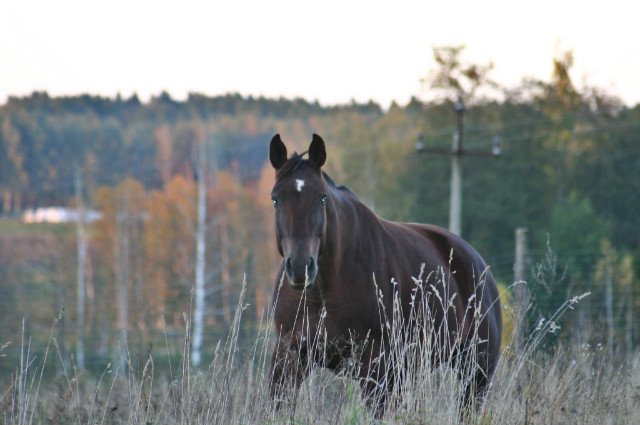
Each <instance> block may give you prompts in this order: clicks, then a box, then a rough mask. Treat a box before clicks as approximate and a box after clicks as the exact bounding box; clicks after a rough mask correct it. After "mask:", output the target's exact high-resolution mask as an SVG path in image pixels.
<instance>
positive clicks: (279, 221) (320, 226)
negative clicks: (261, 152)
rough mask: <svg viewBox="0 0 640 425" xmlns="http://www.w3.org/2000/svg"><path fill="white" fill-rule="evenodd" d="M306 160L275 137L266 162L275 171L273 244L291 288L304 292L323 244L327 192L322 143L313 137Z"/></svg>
mask: <svg viewBox="0 0 640 425" xmlns="http://www.w3.org/2000/svg"><path fill="white" fill-rule="evenodd" d="M308 153H309V159H302V155H296V154H294V155H293V156H292V157H291V158H287V148H286V147H285V145H284V143H282V140H281V139H280V135H279V134H276V135H275V136H273V139H271V145H270V146H269V160H270V161H271V165H273V168H275V169H276V183H275V185H274V186H273V191H272V192H271V198H272V200H273V205H274V207H275V212H276V214H275V217H276V241H277V244H278V250H279V251H280V255H282V257H283V258H284V264H285V272H286V273H287V277H288V280H289V284H290V285H291V287H293V288H295V289H304V288H306V287H310V286H312V285H313V284H314V283H315V280H316V276H317V274H318V256H319V255H320V254H321V253H322V250H323V248H324V244H325V235H326V226H327V224H326V223H327V211H326V206H327V195H328V189H327V186H326V184H325V182H324V179H323V178H322V172H321V170H320V169H321V167H322V165H323V164H324V162H325V159H326V158H327V154H326V151H325V147H324V141H323V140H322V139H321V138H320V136H318V135H317V134H314V135H313V140H312V141H311V145H310V146H309V151H308Z"/></svg>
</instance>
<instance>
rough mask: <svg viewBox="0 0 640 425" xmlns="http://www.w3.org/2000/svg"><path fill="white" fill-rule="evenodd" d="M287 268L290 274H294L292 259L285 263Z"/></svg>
mask: <svg viewBox="0 0 640 425" xmlns="http://www.w3.org/2000/svg"><path fill="white" fill-rule="evenodd" d="M285 268H286V270H287V273H288V274H292V273H293V266H292V265H291V258H287V262H286V263H285Z"/></svg>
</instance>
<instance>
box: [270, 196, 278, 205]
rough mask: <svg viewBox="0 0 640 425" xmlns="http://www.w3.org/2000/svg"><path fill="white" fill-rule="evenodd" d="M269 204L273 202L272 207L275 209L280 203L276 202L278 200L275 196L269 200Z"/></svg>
mask: <svg viewBox="0 0 640 425" xmlns="http://www.w3.org/2000/svg"><path fill="white" fill-rule="evenodd" d="M271 202H273V206H274V207H277V206H278V204H279V203H280V202H279V201H278V198H276V197H275V196H274V197H272V198H271Z"/></svg>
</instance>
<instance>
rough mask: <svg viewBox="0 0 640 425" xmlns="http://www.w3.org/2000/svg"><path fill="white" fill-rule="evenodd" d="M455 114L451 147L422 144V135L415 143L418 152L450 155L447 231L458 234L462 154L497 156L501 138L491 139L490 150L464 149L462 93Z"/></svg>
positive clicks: (460, 218) (460, 211) (460, 225)
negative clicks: (455, 122)
mask: <svg viewBox="0 0 640 425" xmlns="http://www.w3.org/2000/svg"><path fill="white" fill-rule="evenodd" d="M455 108H456V115H457V128H456V132H455V133H454V134H453V146H452V149H451V150H450V151H449V150H446V149H431V148H427V147H425V146H424V142H423V141H422V136H419V138H418V142H417V143H416V149H417V150H418V152H424V153H430V154H437V155H451V192H450V196H449V231H450V232H451V233H455V234H456V235H458V236H460V235H461V234H462V156H463V155H468V156H483V157H498V156H500V154H501V152H502V140H501V139H500V138H499V137H496V138H494V139H493V141H492V143H493V149H492V150H491V152H479V151H465V150H464V148H463V143H462V142H463V134H464V112H465V109H464V102H463V100H462V95H459V96H458V101H457V102H456V105H455Z"/></svg>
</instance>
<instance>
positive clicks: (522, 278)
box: [513, 227, 530, 351]
mask: <svg viewBox="0 0 640 425" xmlns="http://www.w3.org/2000/svg"><path fill="white" fill-rule="evenodd" d="M528 231H529V229H528V228H526V227H518V228H517V229H516V232H515V238H516V241H515V242H516V255H515V257H516V258H515V263H514V265H513V277H514V284H513V295H514V296H513V301H514V302H513V310H514V313H515V320H516V323H515V326H516V336H515V341H514V346H515V347H514V348H515V349H516V351H518V350H520V349H521V348H522V343H523V341H524V330H525V329H524V319H525V315H526V312H527V310H528V308H529V298H530V294H529V289H528V288H527V282H526V276H527V272H526V270H527V265H528V252H527V232H528Z"/></svg>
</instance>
